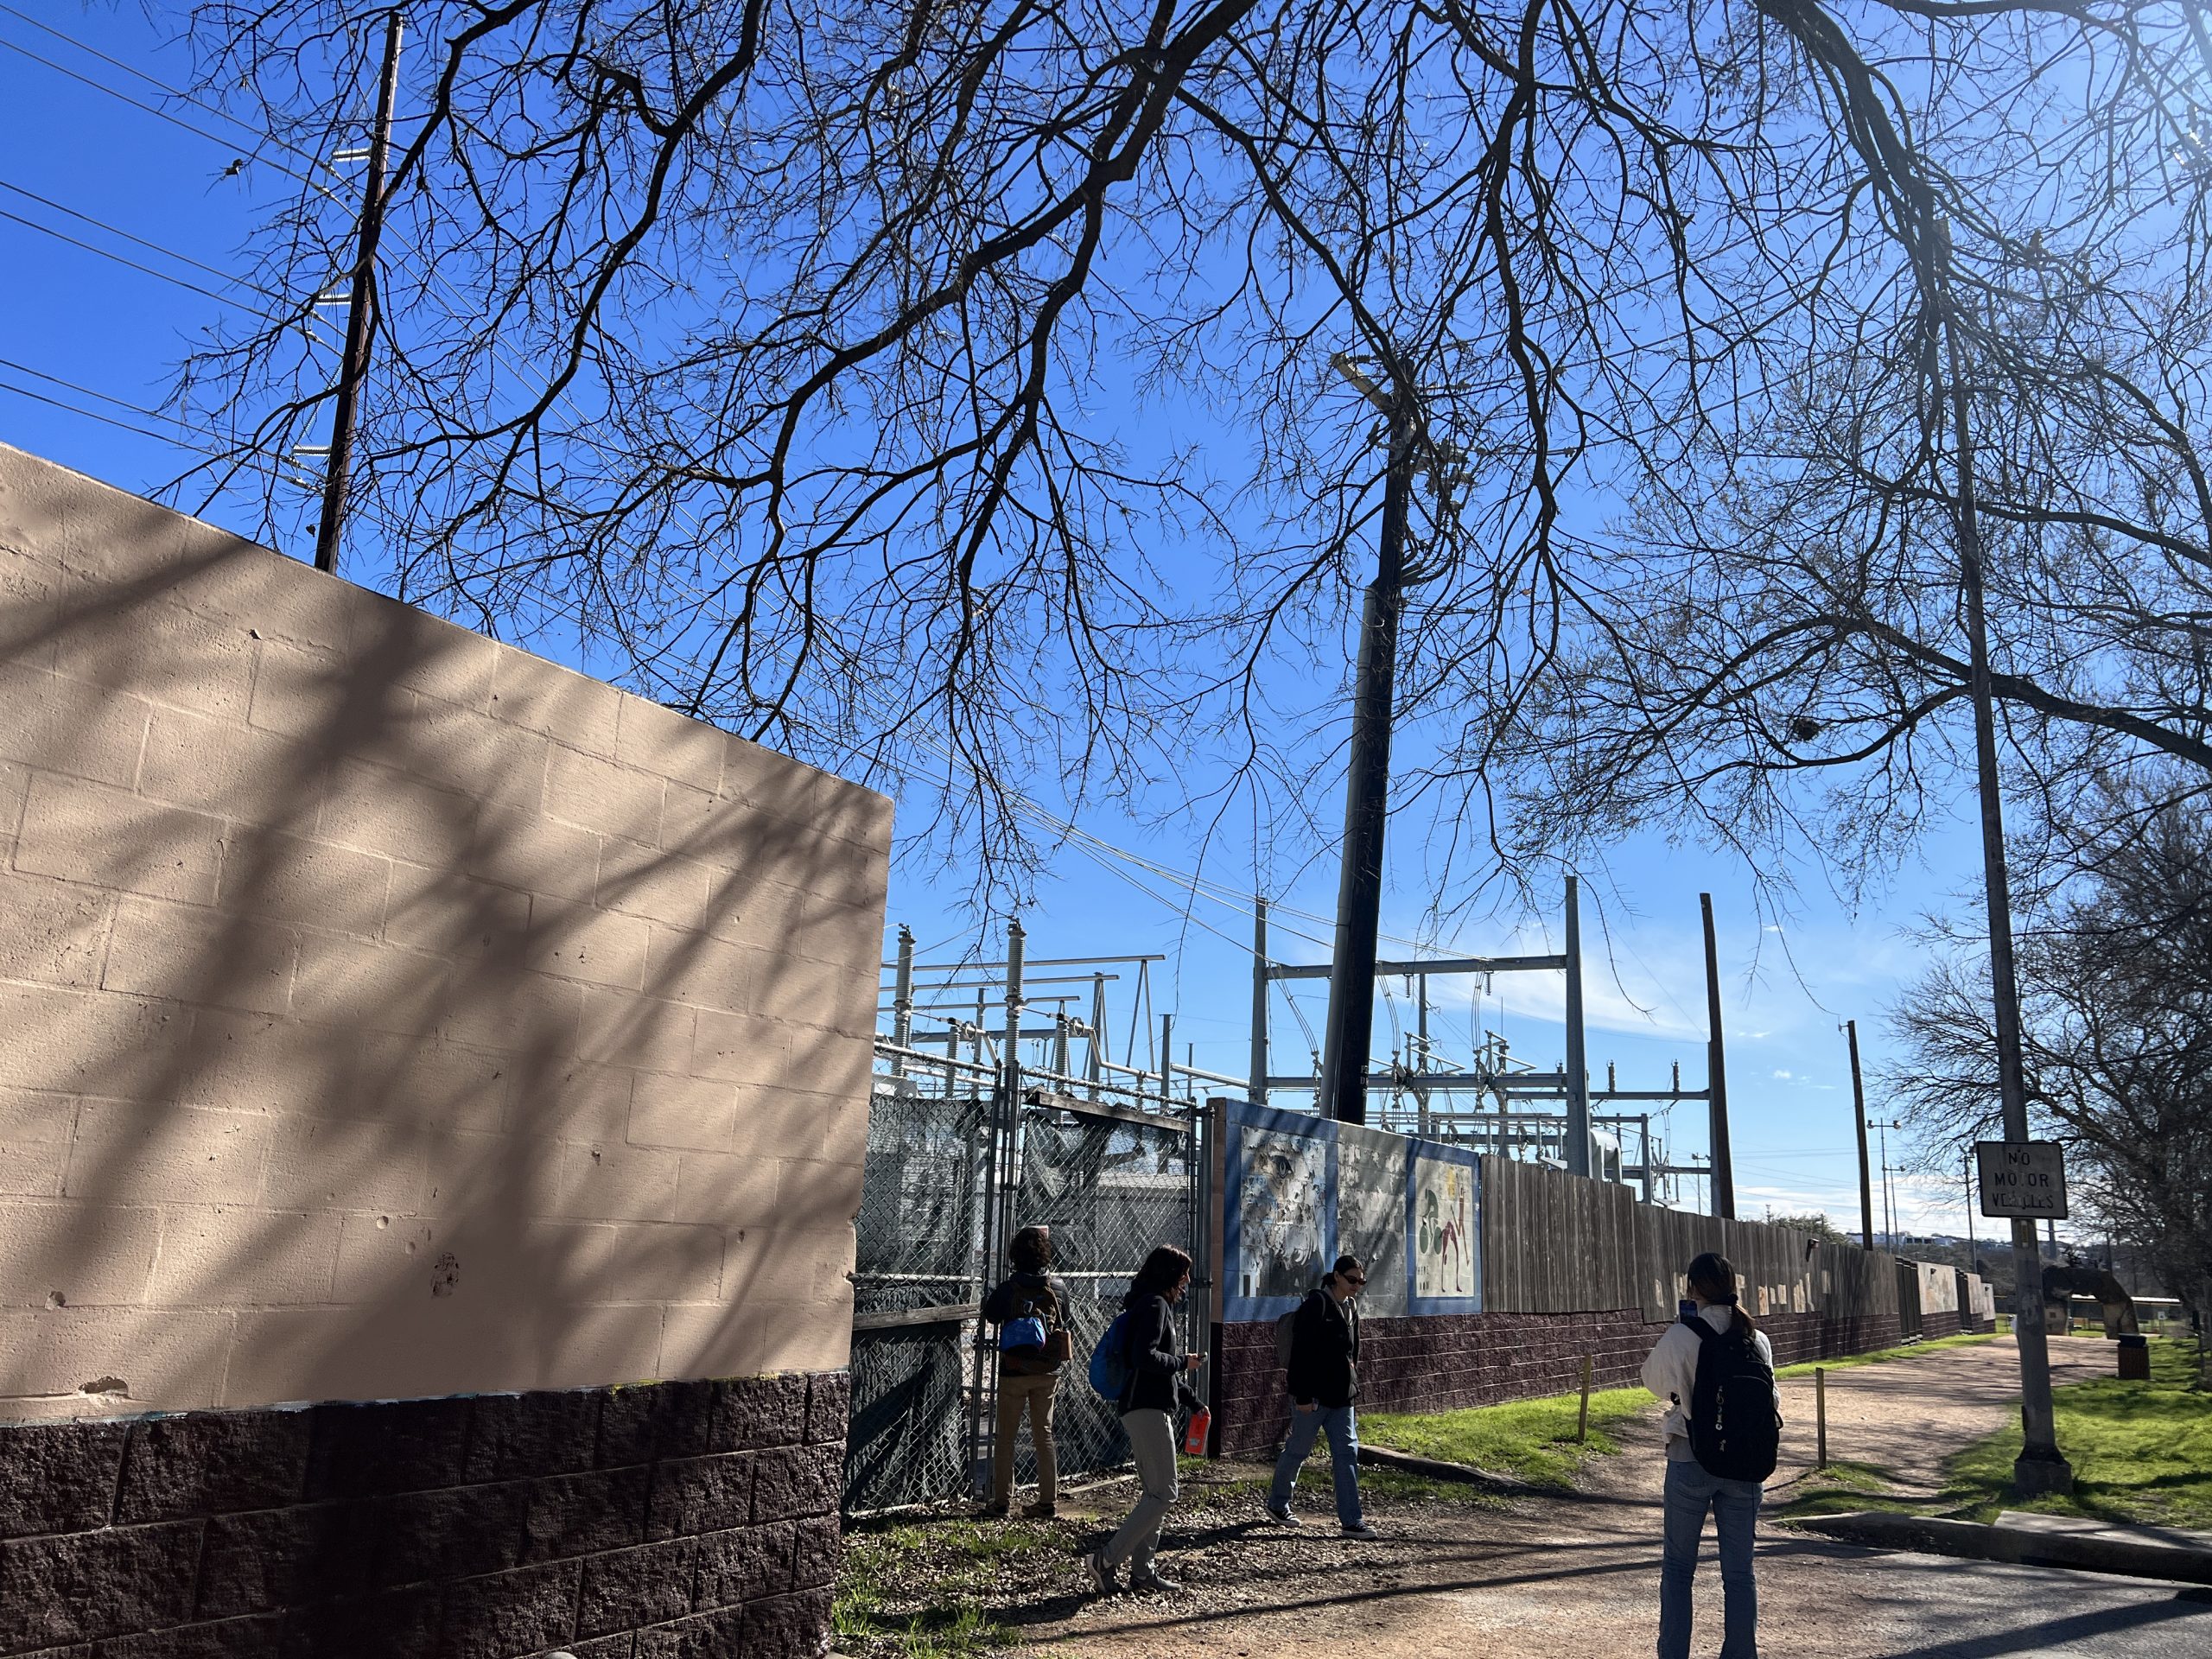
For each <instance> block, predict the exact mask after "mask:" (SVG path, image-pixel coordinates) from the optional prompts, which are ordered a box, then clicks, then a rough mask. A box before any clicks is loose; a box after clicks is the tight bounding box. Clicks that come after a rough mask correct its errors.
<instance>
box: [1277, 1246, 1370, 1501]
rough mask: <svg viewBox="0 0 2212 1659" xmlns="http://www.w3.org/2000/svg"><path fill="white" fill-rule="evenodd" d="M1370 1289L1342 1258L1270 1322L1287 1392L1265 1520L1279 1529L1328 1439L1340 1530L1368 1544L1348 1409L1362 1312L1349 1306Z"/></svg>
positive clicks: (1355, 1429)
mask: <svg viewBox="0 0 2212 1659" xmlns="http://www.w3.org/2000/svg"><path fill="white" fill-rule="evenodd" d="M1366 1282H1367V1269H1366V1268H1364V1267H1363V1266H1361V1265H1360V1260H1359V1258H1358V1257H1357V1256H1356V1255H1340V1256H1338V1258H1337V1265H1336V1266H1335V1267H1334V1268H1332V1269H1331V1270H1330V1273H1329V1275H1328V1277H1327V1278H1325V1279H1324V1280H1322V1281H1321V1287H1320V1288H1319V1289H1318V1290H1315V1291H1313V1292H1311V1293H1309V1294H1307V1296H1306V1300H1304V1301H1302V1302H1300V1304H1299V1305H1298V1306H1296V1307H1294V1308H1293V1309H1292V1310H1291V1311H1290V1312H1289V1313H1286V1314H1284V1315H1283V1316H1282V1317H1281V1319H1278V1320H1276V1321H1275V1351H1276V1355H1277V1357H1279V1358H1280V1359H1281V1363H1282V1366H1283V1370H1284V1374H1285V1376H1286V1377H1287V1380H1288V1383H1289V1386H1290V1400H1291V1406H1292V1410H1291V1415H1290V1437H1289V1438H1288V1439H1287V1440H1285V1441H1284V1442H1283V1443H1282V1455H1281V1457H1279V1458H1277V1459H1275V1478H1274V1485H1273V1486H1271V1487H1270V1488H1269V1489H1268V1514H1269V1515H1270V1516H1273V1517H1274V1519H1275V1520H1277V1521H1279V1522H1281V1523H1282V1524H1283V1525H1284V1526H1287V1527H1294V1526H1297V1525H1298V1524H1299V1519H1298V1517H1297V1516H1295V1515H1293V1514H1292V1513H1291V1510H1290V1489H1291V1486H1292V1484H1293V1483H1294V1482H1295V1481H1296V1480H1297V1478H1298V1471H1299V1470H1300V1468H1301V1467H1302V1466H1303V1465H1304V1464H1305V1462H1306V1457H1307V1455H1308V1454H1309V1453H1310V1452H1312V1451H1313V1440H1314V1437H1315V1436H1316V1435H1317V1434H1321V1433H1326V1434H1327V1435H1328V1437H1329V1474H1330V1478H1331V1479H1332V1481H1333V1482H1334V1484H1335V1485H1336V1489H1337V1524H1338V1527H1339V1528H1341V1529H1343V1531H1344V1536H1345V1537H1347V1538H1373V1537H1375V1536H1376V1530H1375V1529H1374V1528H1372V1527H1370V1526H1369V1525H1368V1524H1367V1522H1366V1521H1365V1519H1364V1518H1363V1517H1362V1516H1361V1514H1360V1510H1359V1422H1358V1419H1357V1416H1356V1415H1355V1414H1354V1412H1353V1408H1352V1402H1353V1401H1354V1400H1356V1399H1357V1397H1358V1395H1359V1310H1358V1308H1357V1307H1355V1306H1353V1305H1352V1299H1353V1298H1354V1297H1356V1296H1357V1295H1358V1294H1359V1291H1360V1287H1361V1286H1363V1285H1364V1284H1365V1283H1366Z"/></svg>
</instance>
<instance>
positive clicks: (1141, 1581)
mask: <svg viewBox="0 0 2212 1659" xmlns="http://www.w3.org/2000/svg"><path fill="white" fill-rule="evenodd" d="M1182 1587H1183V1586H1182V1585H1181V1584H1179V1582H1177V1581H1176V1580H1173V1579H1169V1578H1163V1577H1161V1576H1160V1574H1159V1573H1143V1574H1141V1575H1140V1574H1138V1573H1131V1574H1129V1588H1130V1589H1132V1590H1135V1591H1141V1592H1145V1593H1147V1594H1150V1595H1155V1596H1172V1595H1173V1594H1174V1593H1175V1592H1177V1591H1178V1590H1180V1589H1181V1588H1182Z"/></svg>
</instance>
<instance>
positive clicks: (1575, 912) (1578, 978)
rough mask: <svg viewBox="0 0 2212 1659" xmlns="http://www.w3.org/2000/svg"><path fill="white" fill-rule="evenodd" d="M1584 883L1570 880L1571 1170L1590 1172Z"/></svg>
mask: <svg viewBox="0 0 2212 1659" xmlns="http://www.w3.org/2000/svg"><path fill="white" fill-rule="evenodd" d="M1580 887H1581V884H1580V882H1579V881H1577V880H1575V878H1574V877H1573V876H1571V875H1570V876H1568V877H1567V1173H1569V1174H1570V1175H1587V1174H1588V1173H1590V1070H1589V1066H1590V1062H1589V1059H1588V1058H1587V1055H1586V1051H1585V1049H1584V1047H1583V1040H1582V901H1581V894H1580Z"/></svg>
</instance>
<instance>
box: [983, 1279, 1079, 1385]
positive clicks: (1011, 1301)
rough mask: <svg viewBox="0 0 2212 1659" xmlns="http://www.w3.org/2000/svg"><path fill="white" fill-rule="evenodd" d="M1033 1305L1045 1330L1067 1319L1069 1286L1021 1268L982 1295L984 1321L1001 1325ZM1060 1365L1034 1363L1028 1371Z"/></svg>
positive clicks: (1039, 1373) (1054, 1368) (1038, 1371)
mask: <svg viewBox="0 0 2212 1659" xmlns="http://www.w3.org/2000/svg"><path fill="white" fill-rule="evenodd" d="M1047 1297H1050V1298H1051V1300H1052V1306H1050V1307H1049V1308H1048V1307H1046V1298H1047ZM1032 1306H1034V1307H1035V1310H1036V1313H1037V1317H1038V1318H1039V1319H1043V1320H1044V1321H1045V1328H1046V1330H1048V1331H1049V1330H1051V1329H1052V1327H1053V1326H1054V1325H1065V1324H1066V1323H1067V1322H1068V1287H1066V1286H1065V1285H1064V1284H1062V1283H1061V1282H1060V1281H1058V1280H1057V1279H1055V1278H1053V1277H1052V1276H1051V1275H1050V1274H1042V1273H1021V1272H1016V1273H1010V1274H1007V1276H1006V1277H1005V1278H1003V1279H1001V1280H1000V1281H999V1282H998V1283H997V1284H996V1285H995V1286H994V1287H992V1289H991V1294H989V1295H988V1296H986V1297H984V1298H983V1321H984V1323H985V1324H987V1325H1004V1324H1005V1323H1006V1322H1007V1320H1008V1319H1020V1318H1021V1317H1022V1316H1023V1315H1024V1314H1026V1313H1028V1312H1029V1311H1030V1308H1031V1307H1032ZM999 1363H1000V1364H1001V1365H1003V1364H1005V1363H1006V1356H1005V1355H1004V1354H1003V1353H1001V1355H1000V1356H999ZM1059 1369H1060V1368H1059V1367H1058V1365H1035V1366H1034V1368H1033V1370H1031V1372H1030V1373H1029V1375H1032V1376H1043V1375H1044V1374H1045V1373H1046V1372H1047V1371H1057V1370H1059Z"/></svg>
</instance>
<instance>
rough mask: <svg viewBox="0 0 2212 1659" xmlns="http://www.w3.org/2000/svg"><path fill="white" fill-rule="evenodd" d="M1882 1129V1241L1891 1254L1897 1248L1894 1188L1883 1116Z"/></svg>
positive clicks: (1888, 1139) (1886, 1124)
mask: <svg viewBox="0 0 2212 1659" xmlns="http://www.w3.org/2000/svg"><path fill="white" fill-rule="evenodd" d="M1881 1130H1882V1242H1883V1243H1885V1244H1886V1245H1887V1246H1888V1247H1889V1249H1890V1251H1891V1254H1892V1255H1894V1254H1895V1253H1896V1251H1897V1202H1896V1195H1895V1192H1894V1190H1893V1189H1892V1188H1891V1185H1890V1121H1889V1119H1887V1118H1884V1119H1883V1120H1882V1122H1881Z"/></svg>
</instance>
